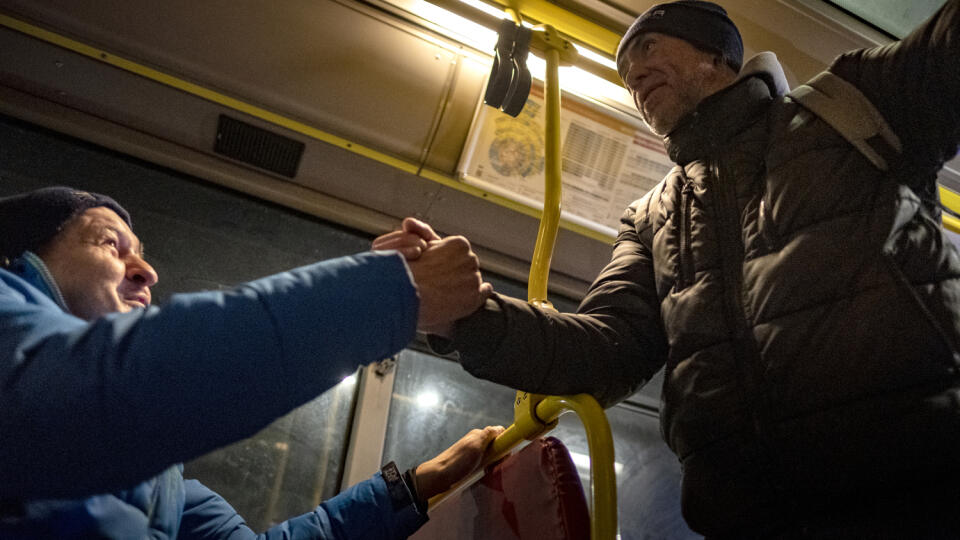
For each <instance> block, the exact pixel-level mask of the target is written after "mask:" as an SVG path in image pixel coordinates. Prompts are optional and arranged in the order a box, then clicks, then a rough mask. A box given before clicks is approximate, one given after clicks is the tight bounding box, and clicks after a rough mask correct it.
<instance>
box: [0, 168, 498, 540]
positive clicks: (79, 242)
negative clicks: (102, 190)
mask: <svg viewBox="0 0 960 540" xmlns="http://www.w3.org/2000/svg"><path fill="white" fill-rule="evenodd" d="M435 247H436V248H437V249H436V250H430V252H429V253H427V252H426V251H425V248H426V244H424V245H423V246H414V247H412V248H411V249H414V250H424V254H423V256H421V257H420V259H418V260H417V261H414V262H409V263H408V262H405V261H404V260H403V257H400V256H399V255H397V254H396V253H391V252H374V253H363V254H359V255H355V256H352V257H343V258H339V259H334V260H330V261H325V262H321V263H317V264H313V265H309V266H305V267H302V268H298V269H295V270H291V271H289V272H285V273H281V274H277V275H274V276H270V277H267V278H264V279H261V280H258V281H254V282H251V283H247V284H244V285H241V286H240V287H237V288H236V289H234V290H232V291H227V292H206V293H197V294H186V295H176V296H174V297H172V298H171V300H170V301H169V303H168V304H167V305H165V306H164V307H163V308H162V309H161V308H157V307H154V306H151V296H150V287H151V286H152V285H154V284H155V283H156V281H157V274H156V272H155V271H154V270H153V268H152V267H151V266H150V265H149V264H148V263H147V262H146V261H145V260H144V259H143V252H142V247H141V245H140V242H139V239H138V238H137V237H136V235H134V233H133V230H132V222H131V219H130V216H129V215H128V214H127V212H126V211H125V210H124V209H123V208H122V207H121V206H120V205H119V204H118V203H117V202H116V201H114V200H113V199H111V198H109V197H106V196H104V195H99V194H94V193H88V192H84V191H77V190H74V189H70V188H63V187H59V188H46V189H41V190H37V191H33V192H30V193H26V194H22V195H17V196H13V197H8V198H4V199H0V351H2V352H0V433H2V439H0V538H81V537H82V538H89V537H96V538H145V537H150V538H178V537H179V538H247V537H253V536H254V533H253V532H252V531H251V530H250V529H249V528H247V527H246V526H245V524H244V522H243V519H242V518H240V516H238V515H237V514H236V512H235V511H234V510H233V508H231V507H230V505H229V504H227V503H226V501H224V500H223V499H222V498H221V497H219V496H218V495H217V494H216V493H214V492H212V491H210V490H209V489H207V488H206V487H204V486H203V485H201V484H200V483H199V482H196V481H192V480H188V481H184V480H183V478H182V476H181V471H182V467H181V466H180V465H178V463H179V462H181V461H184V460H187V459H190V458H192V457H196V456H198V455H201V454H203V453H205V452H207V451H210V450H212V449H214V448H217V447H219V446H221V445H224V444H227V443H230V442H233V441H235V440H238V439H241V438H244V437H246V436H249V435H251V434H253V433H254V432H256V431H257V430H259V429H260V428H262V427H263V426H265V425H266V424H267V423H269V422H270V421H272V420H274V419H275V418H277V417H278V416H280V415H282V414H284V413H286V412H287V411H289V410H290V409H292V408H294V407H296V406H298V405H300V404H302V403H304V402H306V401H308V400H310V399H312V398H313V397H315V396H316V395H318V394H319V393H321V392H323V391H324V390H326V389H327V388H329V387H331V386H333V385H334V384H336V383H337V382H339V378H340V376H341V375H342V373H344V372H348V371H352V370H353V369H355V368H356V366H357V365H359V364H364V363H368V362H371V361H375V360H379V359H381V358H383V357H386V356H388V355H390V354H392V353H394V352H396V351H398V350H399V349H401V348H402V347H403V346H405V345H406V344H407V343H408V342H409V341H410V339H411V338H412V337H413V335H414V331H415V329H416V327H417V326H418V325H419V327H420V328H421V329H429V328H432V327H436V326H438V325H440V326H442V325H445V324H448V323H449V321H451V320H454V319H456V318H458V317H461V316H463V315H466V314H467V313H470V312H472V311H473V310H475V309H476V308H477V307H478V306H479V305H480V303H482V302H483V301H484V299H485V298H486V297H487V296H488V295H489V294H490V285H489V284H485V283H483V282H482V280H481V278H480V274H479V271H478V266H477V259H476V256H475V255H474V254H473V253H472V251H471V250H470V246H469V244H468V243H467V242H466V241H465V240H464V239H462V238H460V239H454V240H453V241H449V242H444V243H441V244H437V245H436V246H435ZM434 251H438V252H439V253H437V255H436V256H432V255H431V254H433V253H434ZM451 297H453V298H456V297H466V298H470V299H469V300H467V301H465V302H459V303H449V302H446V300H445V299H446V298H451ZM440 299H444V301H442V302H441V301H440ZM498 433H499V428H492V427H491V428H486V429H484V430H474V431H472V432H471V433H469V434H467V436H465V437H464V438H463V439H461V440H460V441H459V442H457V443H456V444H454V446H452V447H451V448H450V449H448V450H447V451H445V452H444V453H443V454H441V455H440V456H438V457H437V458H435V459H433V460H430V461H428V462H426V463H424V464H421V465H420V466H419V467H417V468H415V469H411V470H410V471H407V473H405V474H403V475H401V474H400V473H399V471H397V469H396V466H395V465H393V464H392V463H391V464H388V465H387V466H386V467H384V469H383V470H382V471H381V472H380V473H377V474H376V475H374V477H373V478H371V479H369V480H367V481H365V482H362V483H360V484H358V485H356V486H354V487H353V488H351V489H350V490H348V491H346V492H344V493H342V494H340V495H338V496H337V497H335V498H333V499H331V500H330V501H327V502H325V503H323V504H321V505H320V506H319V507H317V508H316V509H315V510H314V511H312V512H309V513H307V514H304V515H302V516H300V517H297V518H294V519H291V520H289V521H287V522H285V523H282V524H280V525H277V526H275V527H273V528H271V529H270V530H268V531H267V532H266V533H264V536H265V537H267V538H274V537H278V538H281V537H282V538H288V537H296V538H405V537H406V536H407V535H409V534H410V533H412V532H413V531H414V530H416V528H417V527H419V525H420V524H422V523H423V521H425V519H426V515H425V504H424V501H425V500H427V499H428V498H429V497H430V496H432V495H433V494H436V493H439V492H442V491H444V490H446V489H447V488H448V487H449V486H450V485H452V484H453V483H454V482H456V481H457V480H459V479H461V478H463V477H464V476H466V475H467V474H469V473H470V472H472V471H473V470H474V469H475V468H476V466H477V465H478V464H479V462H480V459H481V457H482V455H483V452H484V449H485V448H486V446H487V445H488V444H489V442H490V441H491V440H492V439H493V438H494V437H496V435H497V434H498ZM145 479H146V480H145ZM131 486H132V487H131ZM78 497H86V498H78Z"/></svg>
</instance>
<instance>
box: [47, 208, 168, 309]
mask: <svg viewBox="0 0 960 540" xmlns="http://www.w3.org/2000/svg"><path fill="white" fill-rule="evenodd" d="M38 255H40V258H41V259H43V262H44V263H45V264H46V265H47V268H48V269H49V270H50V273H51V275H52V276H53V279H54V280H55V281H56V282H57V286H59V287H60V292H62V293H63V298H64V300H66V302H67V307H68V308H69V309H70V312H71V313H73V314H74V315H76V316H77V317H80V318H82V319H87V320H91V319H95V318H97V317H100V316H102V315H106V314H107V313H114V312H127V311H130V310H132V309H133V308H137V307H146V306H148V305H150V287H151V286H152V285H154V284H155V283H156V282H157V273H156V272H155V271H154V270H153V267H151V266H150V265H149V264H147V262H146V261H144V260H143V251H142V247H141V246H140V240H139V239H138V238H137V237H136V235H134V234H133V231H131V230H130V227H128V226H127V224H126V222H125V221H123V219H121V218H120V216H118V215H117V213H116V212H114V211H113V210H110V209H108V208H105V207H97V208H90V209H89V210H86V211H85V212H83V213H81V214H79V215H78V216H76V217H74V218H73V219H71V220H70V221H68V222H67V224H66V226H65V227H64V228H63V230H62V231H60V232H59V233H58V234H57V236H55V237H54V238H53V240H51V241H50V243H49V244H47V245H46V246H44V248H43V249H41V250H40V252H39V253H38Z"/></svg>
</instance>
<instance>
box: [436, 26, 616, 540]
mask: <svg viewBox="0 0 960 540" xmlns="http://www.w3.org/2000/svg"><path fill="white" fill-rule="evenodd" d="M510 13H511V16H513V17H514V19H515V21H516V22H517V23H519V20H517V19H519V15H518V10H516V9H511V10H510ZM530 48H531V49H534V50H537V51H539V52H542V53H543V54H544V56H545V58H546V61H547V72H546V76H545V77H544V101H545V104H544V108H545V111H546V126H545V130H546V137H545V141H546V142H545V145H546V146H545V148H544V167H545V177H546V179H545V183H546V185H545V189H544V202H543V214H542V217H541V219H540V229H539V231H538V232H537V243H536V245H535V247H534V250H533V258H532V262H531V265H530V281H529V284H528V285H527V300H528V301H529V302H530V303H531V304H533V305H535V306H538V307H540V308H543V309H553V305H552V304H551V303H550V301H549V300H547V280H548V278H549V275H550V261H551V259H552V258H553V248H554V245H555V244H556V240H557V229H558V227H559V224H560V206H561V199H562V196H561V195H562V186H561V178H560V176H561V169H562V163H561V157H560V152H561V145H560V79H559V67H560V63H561V62H564V63H571V62H572V61H573V60H575V59H576V55H577V51H576V49H575V48H574V47H573V45H572V44H571V43H570V42H569V41H566V40H565V39H563V38H562V37H561V36H560V35H559V34H558V33H557V31H556V30H555V29H554V28H553V27H551V26H540V27H537V28H535V29H534V32H533V35H532V36H531V39H530ZM569 411H573V412H575V413H577V415H578V416H579V417H580V421H581V422H582V423H583V427H584V430H585V431H586V433H587V445H588V448H589V450H590V489H591V494H592V496H593V509H592V512H591V516H590V537H591V538H592V539H593V540H613V539H614V538H616V535H617V482H616V476H615V474H614V467H613V463H614V462H613V435H612V434H611V432H610V423H609V422H608V421H607V416H606V414H605V413H604V412H603V407H601V406H600V404H599V403H597V400H596V399H594V398H593V397H592V396H589V395H587V394H577V395H574V396H543V395H540V394H530V393H527V392H523V391H519V392H517V399H516V401H515V402H514V407H513V424H511V425H510V427H508V428H507V429H506V430H505V431H504V432H503V433H501V434H500V436H499V437H497V438H496V439H495V440H494V441H493V443H492V444H491V449H490V451H489V453H488V455H487V460H486V461H485V462H484V466H486V465H488V464H490V463H493V462H495V461H497V460H499V459H501V458H502V457H504V456H505V455H507V453H509V452H510V450H511V449H513V448H514V447H515V446H517V445H518V444H520V443H521V442H523V441H524V440H533V439H535V438H536V437H538V436H540V435H542V434H543V433H546V432H547V431H549V430H551V429H553V428H554V427H556V425H557V419H558V418H559V417H560V415H561V414H563V413H565V412H569ZM477 476H479V474H478V475H475V476H473V477H471V478H467V479H465V480H463V481H461V482H459V483H458V484H457V485H455V486H453V488H451V489H450V490H449V491H447V492H446V493H441V494H440V495H437V496H435V497H433V498H432V499H430V501H429V505H430V508H434V507H435V506H436V505H437V504H439V503H440V502H442V501H443V499H445V498H446V497H447V496H449V495H450V494H451V493H454V492H455V491H457V490H459V489H460V488H461V487H462V486H465V485H469V484H471V483H472V481H473V480H474V479H475V478H476V477H477Z"/></svg>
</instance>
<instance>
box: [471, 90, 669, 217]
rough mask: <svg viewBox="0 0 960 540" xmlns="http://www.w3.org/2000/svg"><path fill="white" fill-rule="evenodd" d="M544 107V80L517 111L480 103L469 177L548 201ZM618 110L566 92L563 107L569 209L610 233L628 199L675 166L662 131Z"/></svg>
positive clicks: (536, 201)
mask: <svg viewBox="0 0 960 540" xmlns="http://www.w3.org/2000/svg"><path fill="white" fill-rule="evenodd" d="M543 109H544V106H543V87H542V85H539V84H535V85H534V87H533V88H532V90H531V92H530V97H529V98H528V99H527V104H526V105H525V106H524V108H523V111H521V112H520V115H519V116H518V117H517V118H512V117H511V116H509V115H507V114H505V113H503V112H500V111H499V110H497V109H494V108H493V107H488V106H486V105H481V106H480V108H479V110H478V112H477V115H476V118H475V119H474V122H473V126H472V127H471V131H470V136H469V137H468V139H467V146H466V151H465V152H464V159H463V160H462V162H461V163H460V168H459V170H460V173H461V175H462V177H463V180H464V181H465V182H467V183H469V184H472V185H475V186H477V187H480V188H482V189H487V190H490V191H493V192H496V193H498V194H500V195H503V196H506V197H510V198H513V199H515V200H519V201H521V202H525V203H528V204H532V205H534V206H536V207H538V208H540V207H542V206H543V191H544V187H543V183H544V110H543ZM613 114H614V113H610V112H604V111H602V110H601V108H600V107H599V106H596V105H590V104H587V103H585V102H582V101H580V100H577V99H574V98H570V97H568V96H566V95H565V96H564V99H563V104H562V108H561V112H560V140H561V147H562V150H561V159H562V179H563V212H564V215H565V217H567V218H572V217H574V216H575V217H576V218H580V219H576V221H580V222H585V224H586V225H588V226H591V227H592V228H594V229H596V230H598V231H601V232H604V233H607V234H611V235H615V234H616V230H617V228H618V227H619V218H620V216H621V215H622V214H623V211H624V209H626V207H627V205H629V204H630V203H631V202H633V201H634V200H636V199H638V198H640V197H642V196H643V195H644V194H645V193H646V192H647V191H649V190H650V189H651V188H653V187H654V186H655V185H656V184H657V183H658V182H660V180H662V179H663V177H664V176H665V175H666V173H667V172H668V171H669V170H670V169H671V168H672V167H673V164H672V163H671V162H670V159H669V158H668V157H667V153H666V150H664V147H663V142H662V141H661V140H660V139H659V138H658V137H656V136H655V135H652V134H651V133H649V132H648V131H646V130H644V129H643V128H640V127H637V126H635V125H631V124H630V123H629V122H628V121H626V120H621V119H617V118H616V117H614V116H613Z"/></svg>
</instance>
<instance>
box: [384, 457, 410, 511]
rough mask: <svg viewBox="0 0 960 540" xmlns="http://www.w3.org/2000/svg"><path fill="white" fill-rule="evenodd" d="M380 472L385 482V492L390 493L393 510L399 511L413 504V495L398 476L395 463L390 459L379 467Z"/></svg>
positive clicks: (398, 472)
mask: <svg viewBox="0 0 960 540" xmlns="http://www.w3.org/2000/svg"><path fill="white" fill-rule="evenodd" d="M380 474H381V475H382V476H383V480H384V482H386V484H387V492H388V493H390V503H391V505H392V506H393V509H394V510H398V511H399V510H401V509H402V508H404V507H407V506H411V505H413V496H412V495H410V491H409V490H408V489H407V484H406V482H404V481H403V478H402V477H401V476H400V471H399V470H397V464H396V463H394V462H392V461H391V462H390V463H387V464H386V465H384V466H383V468H382V469H380Z"/></svg>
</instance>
